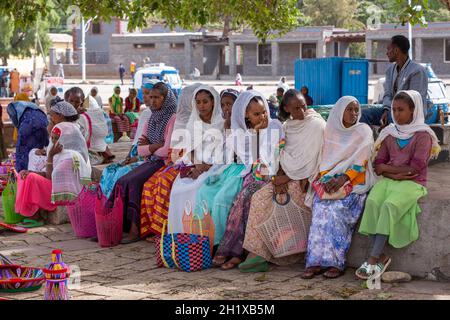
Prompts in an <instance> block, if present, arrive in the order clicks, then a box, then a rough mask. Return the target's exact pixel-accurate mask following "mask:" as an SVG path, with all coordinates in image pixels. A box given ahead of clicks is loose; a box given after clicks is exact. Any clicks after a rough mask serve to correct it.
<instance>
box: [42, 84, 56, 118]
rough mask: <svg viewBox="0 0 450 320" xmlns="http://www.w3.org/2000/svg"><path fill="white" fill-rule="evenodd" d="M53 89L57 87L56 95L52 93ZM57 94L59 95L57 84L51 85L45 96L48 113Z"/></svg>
mask: <svg viewBox="0 0 450 320" xmlns="http://www.w3.org/2000/svg"><path fill="white" fill-rule="evenodd" d="M52 89H56V94H55V95H52ZM57 96H58V89H57V88H56V87H55V86H51V87H50V89H48V93H47V95H46V96H45V111H46V112H47V113H48V112H50V108H51V102H52V100H53V99H55V98H56V97H57Z"/></svg>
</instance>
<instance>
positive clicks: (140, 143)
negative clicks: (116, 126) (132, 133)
mask: <svg viewBox="0 0 450 320" xmlns="http://www.w3.org/2000/svg"><path fill="white" fill-rule="evenodd" d="M149 144H150V140H148V138H147V137H146V136H142V137H140V138H139V140H138V146H147V145H149Z"/></svg>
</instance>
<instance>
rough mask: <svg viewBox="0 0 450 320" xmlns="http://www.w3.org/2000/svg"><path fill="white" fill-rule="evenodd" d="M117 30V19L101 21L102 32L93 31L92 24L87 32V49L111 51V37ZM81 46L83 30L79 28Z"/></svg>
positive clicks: (78, 40) (78, 34) (78, 37)
mask: <svg viewBox="0 0 450 320" xmlns="http://www.w3.org/2000/svg"><path fill="white" fill-rule="evenodd" d="M115 31H116V24H115V21H114V20H112V21H111V22H110V23H104V22H101V30H100V32H101V33H100V34H93V33H92V25H91V27H90V28H89V31H88V32H87V33H86V48H87V49H86V50H87V51H104V52H109V38H110V37H111V35H112V34H113V33H115ZM80 46H81V30H80V29H77V47H78V48H79V47H80Z"/></svg>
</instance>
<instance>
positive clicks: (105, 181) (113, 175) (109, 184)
mask: <svg viewBox="0 0 450 320" xmlns="http://www.w3.org/2000/svg"><path fill="white" fill-rule="evenodd" d="M143 163H144V161H138V162H135V163H132V164H130V165H127V166H121V165H119V164H118V163H114V164H111V165H109V166H107V167H106V168H105V169H103V173H102V178H101V179H100V187H101V189H102V192H103V194H104V195H105V197H106V199H109V198H110V197H111V193H112V191H113V190H114V187H115V185H116V182H117V180H119V179H120V178H122V177H123V176H124V175H126V174H127V173H128V172H130V171H131V170H133V169H135V168H137V167H139V166H140V165H141V164H143Z"/></svg>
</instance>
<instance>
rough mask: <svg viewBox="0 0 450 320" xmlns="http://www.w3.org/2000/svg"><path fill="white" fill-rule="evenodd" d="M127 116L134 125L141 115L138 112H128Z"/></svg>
mask: <svg viewBox="0 0 450 320" xmlns="http://www.w3.org/2000/svg"><path fill="white" fill-rule="evenodd" d="M125 115H126V116H127V117H128V119H129V120H130V124H133V123H134V122H135V121H136V120H137V119H139V113H136V112H127V113H125Z"/></svg>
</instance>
